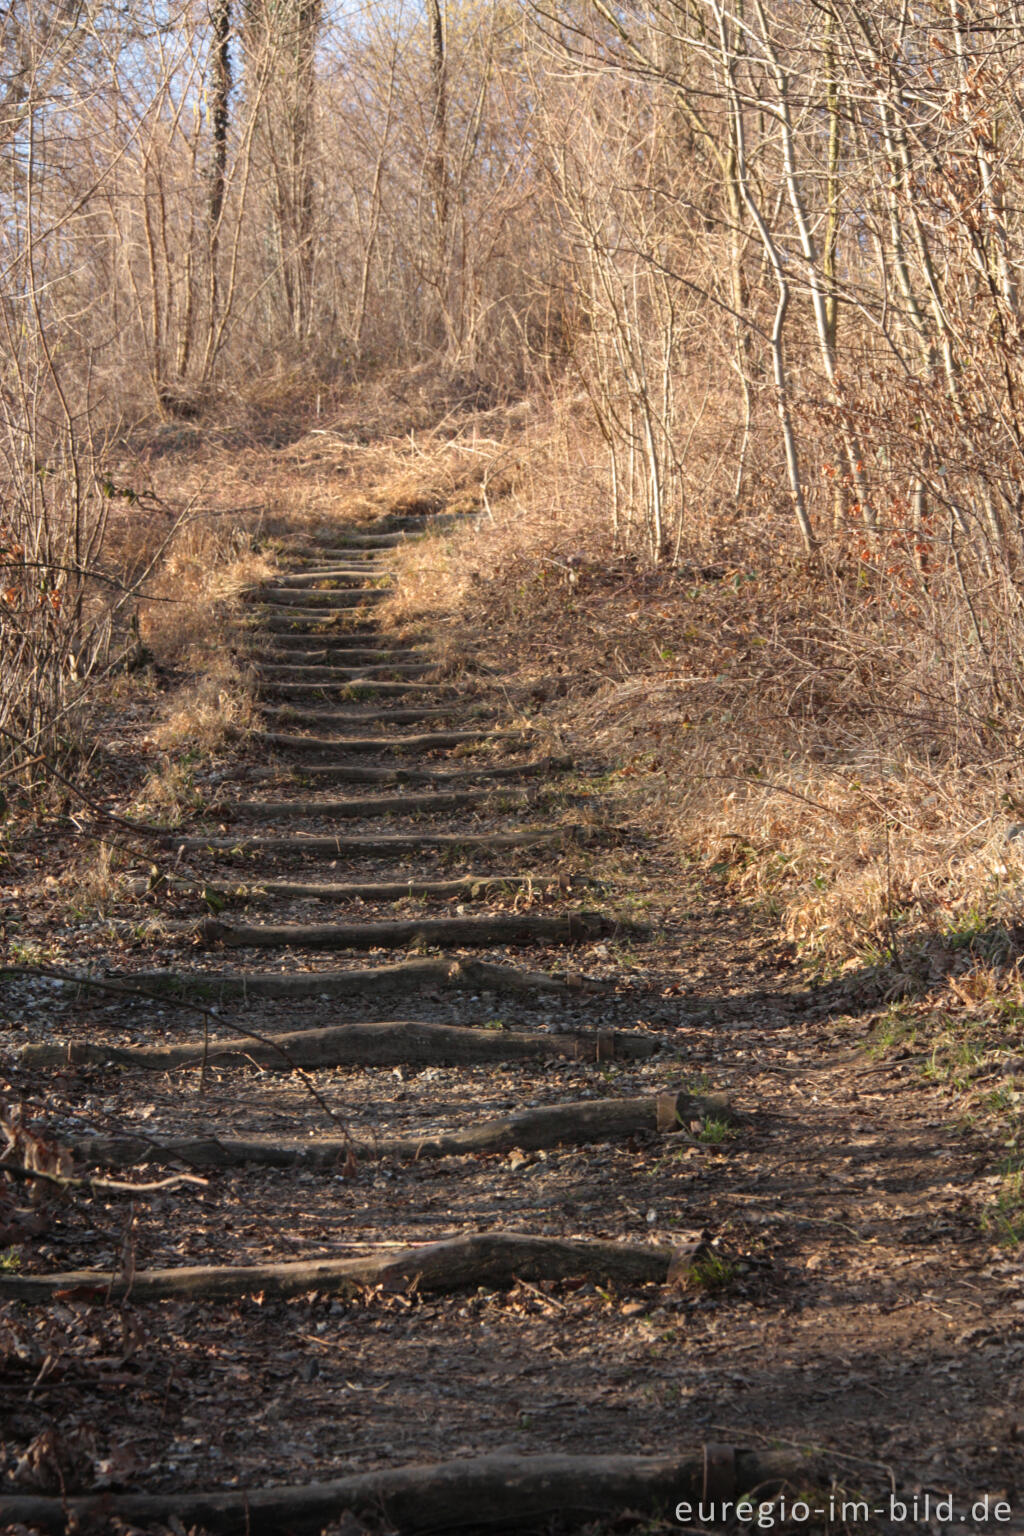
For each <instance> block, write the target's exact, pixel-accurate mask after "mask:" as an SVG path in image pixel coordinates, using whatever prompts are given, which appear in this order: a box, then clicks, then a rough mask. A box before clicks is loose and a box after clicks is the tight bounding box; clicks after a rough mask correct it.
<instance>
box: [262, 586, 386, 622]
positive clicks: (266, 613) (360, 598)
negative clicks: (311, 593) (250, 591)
mask: <svg viewBox="0 0 1024 1536" xmlns="http://www.w3.org/2000/svg"><path fill="white" fill-rule="evenodd" d="M301 595H302V597H303V599H305V593H303V594H301ZM334 595H335V596H337V597H338V598H343V599H344V602H337V603H331V604H330V605H328V604H326V603H324V604H317V603H307V602H305V601H302V602H297V601H296V602H291V603H289V602H284V601H281V600H280V599H271V598H267V597H259V598H257V599H254V600H253V602H252V606H251V609H250V612H251V613H252V614H253V616H254V618H255V619H256V622H257V624H262V625H264V626H265V627H266V628H268V629H270V628H272V627H273V621H274V620H275V619H276V620H279V621H280V620H283V619H287V620H288V621H289V622H290V623H292V624H307V625H308V624H325V623H330V622H332V621H333V620H334V619H335V618H337V617H339V616H340V615H341V613H342V610H345V611H348V610H349V609H354V608H365V607H366V605H367V604H369V603H379V602H380V601H381V599H382V598H384V597H386V596H387V593H386V592H382V591H381V590H380V588H379V587H367V588H366V589H365V591H364V590H363V589H361V588H360V589H358V590H356V591H352V592H338V593H336V594H334Z"/></svg>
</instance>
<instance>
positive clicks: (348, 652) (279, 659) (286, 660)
mask: <svg viewBox="0 0 1024 1536" xmlns="http://www.w3.org/2000/svg"><path fill="white" fill-rule="evenodd" d="M242 660H243V661H248V662H251V663H252V664H253V665H254V666H257V667H275V668H277V669H278V670H284V669H285V668H287V669H288V670H289V671H290V672H292V673H300V674H301V673H302V672H303V671H305V670H306V668H307V667H325V666H331V665H334V664H338V665H341V666H348V667H354V666H357V665H361V664H367V665H370V666H379V665H381V664H383V663H384V662H388V661H390V662H397V663H399V664H400V665H408V664H410V663H412V662H415V661H422V662H424V663H426V662H427V661H428V660H432V658H429V657H428V656H427V653H426V652H425V651H422V650H420V649H419V648H418V647H416V646H411V645H407V646H396V647H395V648H394V649H391V650H386V649H381V648H379V647H378V648H377V649H374V648H372V647H370V646H355V645H350V646H337V647H335V646H327V645H316V644H311V645H309V647H308V648H307V649H304V650H299V649H291V650H289V649H278V648H277V647H276V646H274V647H270V646H265V647H263V648H262V649H261V650H252V651H249V652H247V653H246V654H245V655H244V656H243V657H242Z"/></svg>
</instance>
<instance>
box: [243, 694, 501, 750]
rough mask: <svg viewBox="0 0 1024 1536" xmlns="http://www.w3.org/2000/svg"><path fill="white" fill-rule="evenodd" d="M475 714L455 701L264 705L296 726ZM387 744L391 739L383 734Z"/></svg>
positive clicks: (270, 714)
mask: <svg viewBox="0 0 1024 1536" xmlns="http://www.w3.org/2000/svg"><path fill="white" fill-rule="evenodd" d="M456 713H457V714H458V715H460V716H462V715H463V714H468V715H470V716H471V717H472V715H473V714H474V713H475V711H474V709H473V708H470V709H468V710H465V711H464V710H463V709H462V708H461V707H460V706H459V705H458V703H457V701H455V702H453V703H452V704H451V705H449V706H448V707H447V708H445V707H443V706H442V705H433V704H417V705H414V706H410V707H409V708H408V709H403V708H401V707H399V708H397V709H391V708H388V709H378V708H373V709H337V708H335V709H303V708H302V707H301V706H300V705H297V704H261V706H260V714H261V715H263V716H264V717H265V718H266V719H268V720H281V721H290V722H291V723H292V724H293V725H314V726H317V725H335V726H337V727H338V728H339V729H341V730H343V729H344V728H345V727H346V726H348V725H380V726H382V727H387V726H389V725H415V724H416V723H417V721H419V720H451V718H452V716H453V715H455V714H456ZM381 741H382V742H383V743H384V744H385V745H386V742H387V738H386V737H381Z"/></svg>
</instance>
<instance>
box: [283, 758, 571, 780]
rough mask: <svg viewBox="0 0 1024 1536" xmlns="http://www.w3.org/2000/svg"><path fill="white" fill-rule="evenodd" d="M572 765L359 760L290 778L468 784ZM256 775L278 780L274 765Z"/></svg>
mask: <svg viewBox="0 0 1024 1536" xmlns="http://www.w3.org/2000/svg"><path fill="white" fill-rule="evenodd" d="M571 768H572V759H571V758H568V757H542V758H538V759H537V760H536V761H534V762H532V763H508V764H503V765H501V766H497V767H487V768H401V767H396V768H391V767H385V768H367V767H365V766H364V765H363V764H360V763H304V764H303V766H302V767H301V768H297V769H295V770H294V771H293V772H292V774H291V777H292V779H293V780H294V781H295V782H297V783H316V782H317V780H320V779H329V780H330V779H334V780H343V781H345V782H347V783H349V784H468V783H476V782H478V781H479V782H483V783H488V784H489V783H491V782H492V781H497V782H498V783H502V782H504V781H505V780H507V779H511V780H513V781H518V780H519V779H536V778H544V777H547V776H548V775H552V776H554V775H556V774H559V773H566V772H568V771H569V769H571ZM255 777H256V778H267V779H280V778H281V773H280V772H279V771H278V770H277V769H276V768H262V769H258V770H257V771H256V773H255Z"/></svg>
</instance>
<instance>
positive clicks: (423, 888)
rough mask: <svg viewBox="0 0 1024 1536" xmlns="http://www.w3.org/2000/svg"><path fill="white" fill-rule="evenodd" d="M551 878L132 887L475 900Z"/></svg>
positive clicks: (174, 879) (566, 881)
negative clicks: (455, 897)
mask: <svg viewBox="0 0 1024 1536" xmlns="http://www.w3.org/2000/svg"><path fill="white" fill-rule="evenodd" d="M551 878H552V877H551V876H544V875H466V876H464V877H463V878H462V879H459V880H417V879H416V878H415V877H414V876H410V877H409V878H408V879H407V880H362V881H359V880H352V881H324V882H321V883H319V884H318V883H315V882H313V883H311V882H309V881H305V880H261V881H259V882H258V883H252V882H246V881H238V880H205V881H203V882H201V883H197V882H196V881H195V880H185V879H182V878H180V877H179V876H177V875H171V876H169V877H167V878H166V879H161V878H157V879H156V880H155V881H154V880H130V881H129V882H128V890H129V892H130V893H131V895H133V896H145V895H147V894H148V893H149V892H151V891H156V890H163V889H167V890H172V891H180V892H182V893H183V894H186V895H192V896H205V895H207V894H211V895H213V896H215V897H217V898H218V899H219V900H222V901H224V902H232V901H240V902H246V903H254V902H262V901H279V900H281V898H282V897H296V896H298V897H306V898H309V899H311V900H314V901H318V900H319V901H403V900H405V899H406V898H408V897H416V896H438V897H442V898H446V897H453V896H465V897H468V898H469V899H470V900H471V901H475V900H478V899H480V898H482V897H486V896H503V895H505V896H514V895H515V894H516V893H517V892H518V891H522V890H528V889H529V888H530V886H531V885H536V886H545V885H547V884H548V883H549V881H550V880H551ZM557 883H558V887H559V889H560V890H563V891H569V890H573V889H576V888H577V887H578V886H581V885H589V884H590V883H591V882H590V881H589V880H588V879H587V878H586V877H585V876H579V875H576V876H572V875H563V874H559V875H558V876H557Z"/></svg>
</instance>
